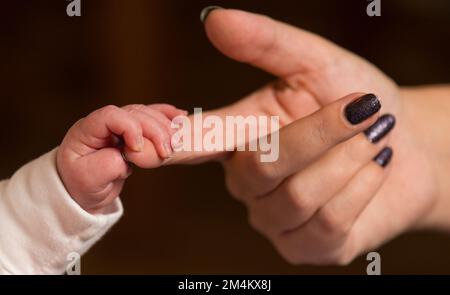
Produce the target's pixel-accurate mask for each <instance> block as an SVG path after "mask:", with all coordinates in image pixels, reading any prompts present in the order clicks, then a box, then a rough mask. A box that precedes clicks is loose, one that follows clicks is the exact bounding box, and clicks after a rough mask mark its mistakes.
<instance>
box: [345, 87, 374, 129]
mask: <svg viewBox="0 0 450 295" xmlns="http://www.w3.org/2000/svg"><path fill="white" fill-rule="evenodd" d="M380 108H381V103H380V100H379V99H378V97H376V95H375V94H366V95H364V96H361V97H360V98H358V99H357V100H355V101H353V102H351V103H350V104H349V105H347V106H346V107H345V117H346V118H347V120H348V121H349V122H350V123H351V124H353V125H356V124H359V123H361V122H362V121H364V120H366V119H368V118H369V117H370V116H372V115H373V114H375V113H376V112H378V111H379V110H380Z"/></svg>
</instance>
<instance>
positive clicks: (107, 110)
mask: <svg viewBox="0 0 450 295" xmlns="http://www.w3.org/2000/svg"><path fill="white" fill-rule="evenodd" d="M119 109H120V108H119V107H118V106H115V105H112V104H110V105H107V106H104V107H102V108H101V109H100V110H99V113H100V114H102V115H105V116H110V115H112V114H114V113H116V112H117V111H118V110H119Z"/></svg>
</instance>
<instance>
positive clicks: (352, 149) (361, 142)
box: [343, 134, 374, 163]
mask: <svg viewBox="0 0 450 295" xmlns="http://www.w3.org/2000/svg"><path fill="white" fill-rule="evenodd" d="M373 150H374V145H372V144H370V143H369V141H368V140H367V139H366V138H365V137H364V136H363V135H361V134H360V135H358V136H356V137H355V138H354V139H353V140H351V141H349V142H347V143H345V144H344V145H343V151H344V153H345V156H346V158H347V159H349V160H350V161H351V162H355V163H361V162H366V161H367V160H368V159H370V156H371V155H372V154H373Z"/></svg>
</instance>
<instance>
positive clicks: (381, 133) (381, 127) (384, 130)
mask: <svg viewBox="0 0 450 295" xmlns="http://www.w3.org/2000/svg"><path fill="white" fill-rule="evenodd" d="M394 126H395V117H394V116H393V115H391V114H385V115H383V116H381V117H379V118H378V120H377V121H376V122H375V123H374V124H373V125H372V126H370V127H369V128H367V129H366V130H365V131H364V134H365V135H366V137H367V139H368V140H369V141H370V142H371V143H377V142H379V141H380V140H381V139H383V138H384V137H385V136H386V135H387V134H388V133H389V132H390V131H391V130H392V129H393V128H394Z"/></svg>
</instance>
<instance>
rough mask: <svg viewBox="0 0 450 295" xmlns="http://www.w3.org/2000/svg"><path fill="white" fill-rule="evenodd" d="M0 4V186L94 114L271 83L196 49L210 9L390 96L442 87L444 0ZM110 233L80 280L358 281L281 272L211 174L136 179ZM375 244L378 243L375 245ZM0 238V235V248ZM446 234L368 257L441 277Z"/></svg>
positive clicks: (200, 100)
mask: <svg viewBox="0 0 450 295" xmlns="http://www.w3.org/2000/svg"><path fill="white" fill-rule="evenodd" d="M381 2H382V16H381V17H373V18H370V17H368V16H367V15H366V6H367V4H368V2H367V1H366V0H351V1H350V0H347V1H342V0H341V1H339V0H333V1H325V0H315V1H299V0H292V1H283V0H277V1H272V0H270V1H269V0H265V1H261V0H259V1H257V0H251V1H249V0H248V1H219V0H217V1H214V2H212V1H200V0H189V1H187V0H186V1H180V0H178V1H175V0H164V1H163V0H159V1H157V0H150V1H149V0H129V1H118V0H108V1H106V0H104V1H102V0H94V1H92V0H89V1H86V0H84V1H83V0H82V16H81V17H73V18H69V17H68V16H67V15H66V5H67V4H68V2H67V1H65V0H51V1H44V0H35V1H27V0H21V1H17V0H14V1H13V0H8V1H5V0H2V1H1V11H2V15H1V20H0V24H1V25H0V32H1V34H0V36H1V37H0V38H1V45H0V53H1V55H0V56H1V57H2V60H1V66H0V79H1V80H0V81H1V82H0V83H1V84H0V87H1V91H2V92H1V96H0V97H1V109H0V113H1V116H0V134H1V136H0V142H1V145H0V153H1V154H2V155H3V156H2V160H1V165H0V178H7V177H9V176H10V175H11V174H12V173H13V172H14V171H15V170H16V169H18V168H19V167H20V166H21V165H23V164H24V163H26V162H27V161H29V160H31V159H33V158H35V157H37V156H39V155H40V154H43V153H45V152H47V151H49V150H50V149H52V148H53V147H54V146H56V145H58V144H59V143H60V141H61V140H62V138H63V136H64V134H65V132H66V131H67V129H68V128H69V127H70V126H71V125H72V124H73V123H74V122H75V121H76V120H78V119H79V118H80V117H82V116H85V115H86V114H88V113H89V112H91V111H92V110H94V109H96V108H99V107H101V106H104V105H106V104H116V105H124V104H129V103H147V104H148V103H153V102H168V103H172V104H175V105H176V106H179V107H182V108H186V109H190V110H192V108H193V107H194V106H195V107H203V108H204V109H211V108H215V107H219V106H222V105H225V104H228V103H231V102H233V101H235V100H237V99H239V98H240V97H242V96H244V95H245V94H248V93H249V92H251V91H252V90H254V89H256V88H257V87H259V86H261V85H262V84H264V83H266V82H268V81H270V80H271V79H272V77H271V76H269V75H267V74H265V73H262V72H261V71H259V70H256V69H254V68H251V67H249V66H247V65H242V64H238V63H236V62H233V61H231V60H228V59H227V58H225V57H224V56H222V55H221V54H220V53H218V52H217V51H216V50H215V49H214V48H213V47H212V46H211V45H210V44H209V43H208V41H207V39H206V36H205V34H204V31H203V27H202V25H201V23H200V21H199V13H200V10H201V9H202V8H203V7H205V6H207V5H220V6H224V7H228V8H240V9H246V10H250V11H254V12H259V13H264V14H268V15H270V16H272V17H274V18H277V19H280V20H282V21H285V22H288V23H291V24H293V25H296V26H299V27H302V28H305V29H308V30H310V31H313V32H316V33H318V34H321V35H323V36H325V37H327V38H329V39H331V40H332V41H334V42H336V43H338V44H340V45H341V46H343V47H346V48H348V49H350V50H352V51H354V52H356V53H357V54H359V55H362V56H364V57H365V58H367V59H368V60H369V61H371V62H373V63H375V64H376V65H378V66H379V67H380V68H381V69H382V70H383V71H384V72H386V73H387V74H388V75H390V76H391V77H393V78H394V79H395V80H396V81H397V82H398V83H399V84H400V85H416V84H425V83H444V82H450V70H449V69H450V54H449V52H450V1H447V0H433V1H419V0H403V1H402V0H398V1H393V0H381ZM122 195H123V203H124V206H125V210H126V212H125V215H124V217H123V219H122V220H121V222H120V223H119V224H117V225H116V226H115V227H114V228H113V229H112V231H111V232H110V233H109V234H108V235H107V236H106V237H105V238H104V239H103V240H102V241H101V242H99V243H98V244H97V245H95V246H94V248H92V250H91V251H90V252H89V253H88V254H87V255H86V256H84V257H83V259H82V271H83V273H85V274H101V273H106V274H122V273H124V274H160V273H163V274H180V273H190V274H197V273H210V274H222V273H227V274H235V273H237V274H247V273H256V274H267V273H268V274H306V273H317V274H328V273H338V274H344V273H356V274H363V273H365V269H366V265H367V262H366V261H365V258H364V257H361V258H359V259H357V260H356V261H355V262H354V263H352V264H351V265H349V266H347V267H311V266H292V265H289V264H287V263H286V262H284V261H283V260H282V259H281V258H280V257H279V256H278V254H277V253H276V252H275V251H274V249H273V248H272V247H271V246H270V244H269V243H268V242H267V241H266V240H265V239H264V238H262V237H261V236H259V235H258V234H257V233H256V232H255V231H253V230H252V229H251V228H250V227H249V225H248V224H247V217H246V212H245V209H244V208H243V206H241V205H240V204H239V203H237V202H235V201H234V200H232V198H230V196H229V195H228V193H227V191H226V189H225V186H224V183H223V171H222V168H221V167H220V165H218V164H216V163H210V164H205V165H202V166H194V167H183V166H181V167H167V168H162V169H157V170H146V171H145V170H136V171H135V173H134V175H133V177H132V178H131V179H130V180H129V181H128V183H127V186H126V188H125V190H124V192H123V194H122ZM374 234H376V233H374ZM2 238H3V237H2ZM449 249H450V236H446V235H440V234H433V233H414V234H407V235H403V236H401V237H399V238H397V239H396V240H394V241H392V242H390V243H388V244H387V245H385V246H384V247H382V248H381V249H379V252H380V254H381V257H382V272H383V273H386V274H387V273H390V274H395V273H413V274H427V273H436V274H437V273H447V274H448V273H450V255H449V253H450V252H449Z"/></svg>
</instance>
